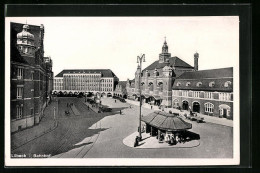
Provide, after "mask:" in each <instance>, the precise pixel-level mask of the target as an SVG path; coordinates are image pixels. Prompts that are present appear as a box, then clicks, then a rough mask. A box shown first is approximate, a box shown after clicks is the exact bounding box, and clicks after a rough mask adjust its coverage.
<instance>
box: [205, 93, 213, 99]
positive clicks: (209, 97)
mask: <svg viewBox="0 0 260 173" xmlns="http://www.w3.org/2000/svg"><path fill="white" fill-rule="evenodd" d="M212 95H213V94H212V92H205V98H208V99H213V97H212Z"/></svg>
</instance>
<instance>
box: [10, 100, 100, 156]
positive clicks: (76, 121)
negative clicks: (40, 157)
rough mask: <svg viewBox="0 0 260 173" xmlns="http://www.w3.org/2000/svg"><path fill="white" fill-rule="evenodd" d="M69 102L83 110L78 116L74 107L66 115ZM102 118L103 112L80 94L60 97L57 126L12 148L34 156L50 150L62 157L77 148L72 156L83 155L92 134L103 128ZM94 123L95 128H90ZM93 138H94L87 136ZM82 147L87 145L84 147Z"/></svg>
mask: <svg viewBox="0 0 260 173" xmlns="http://www.w3.org/2000/svg"><path fill="white" fill-rule="evenodd" d="M67 103H73V104H74V105H75V107H76V108H77V110H79V112H80V113H81V114H80V115H78V116H77V115H75V114H73V112H72V111H71V112H70V114H69V115H66V114H65V111H66V110H68V109H69V108H68V107H67ZM47 116H51V117H52V116H53V114H51V113H50V114H49V115H47V114H46V117H47ZM102 118H103V117H102V116H101V115H99V114H96V113H94V112H93V111H90V110H88V109H87V106H86V105H85V104H83V103H82V102H81V101H80V99H78V98H59V106H58V109H57V114H56V119H57V121H58V127H57V128H56V129H55V130H53V131H51V132H49V133H47V134H45V135H43V136H41V137H39V138H36V139H35V140H32V141H30V142H28V143H27V144H25V145H23V146H21V147H19V148H17V149H15V150H13V151H12V153H14V154H27V155H31V156H32V155H33V154H50V155H51V156H56V157H61V156H63V155H64V156H66V155H65V153H66V152H67V151H71V150H77V149H78V152H77V153H76V154H74V155H72V156H71V157H83V156H84V155H85V152H86V151H87V150H88V149H89V148H90V147H91V146H92V145H93V139H94V138H95V137H93V136H96V135H97V134H98V133H99V131H101V130H104V129H102V128H100V125H99V124H98V123H97V122H98V121H99V120H100V119H102ZM92 125H93V126H94V127H96V128H89V127H91V126H92ZM90 138H91V139H92V140H88V139H90ZM82 148H85V150H82V151H81V149H82Z"/></svg>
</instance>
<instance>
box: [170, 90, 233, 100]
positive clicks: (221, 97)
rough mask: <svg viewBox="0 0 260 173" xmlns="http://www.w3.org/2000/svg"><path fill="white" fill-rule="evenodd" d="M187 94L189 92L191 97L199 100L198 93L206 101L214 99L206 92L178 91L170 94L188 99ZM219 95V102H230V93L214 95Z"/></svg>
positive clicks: (210, 93)
mask: <svg viewBox="0 0 260 173" xmlns="http://www.w3.org/2000/svg"><path fill="white" fill-rule="evenodd" d="M189 92H191V97H194V98H200V93H201V92H203V93H204V97H203V98H207V99H214V98H213V92H207V91H178V90H173V92H172V94H173V96H183V97H189ZM215 94H218V95H219V100H221V101H231V100H232V99H231V93H222V92H220V93H215Z"/></svg>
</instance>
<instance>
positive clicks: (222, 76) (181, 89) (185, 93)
mask: <svg viewBox="0 0 260 173" xmlns="http://www.w3.org/2000/svg"><path fill="white" fill-rule="evenodd" d="M172 105H173V107H181V108H182V109H184V110H188V109H190V110H192V111H194V112H200V113H203V114H206V115H212V116H221V117H225V118H229V119H233V68H232V67H230V68H222V69H212V70H201V71H196V72H185V73H183V74H182V75H181V76H179V77H178V78H176V80H175V82H174V85H173V92H172Z"/></svg>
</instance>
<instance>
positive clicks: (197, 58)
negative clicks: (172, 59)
mask: <svg viewBox="0 0 260 173" xmlns="http://www.w3.org/2000/svg"><path fill="white" fill-rule="evenodd" d="M194 70H195V71H198V70H199V54H198V52H196V53H195V54H194Z"/></svg>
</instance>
